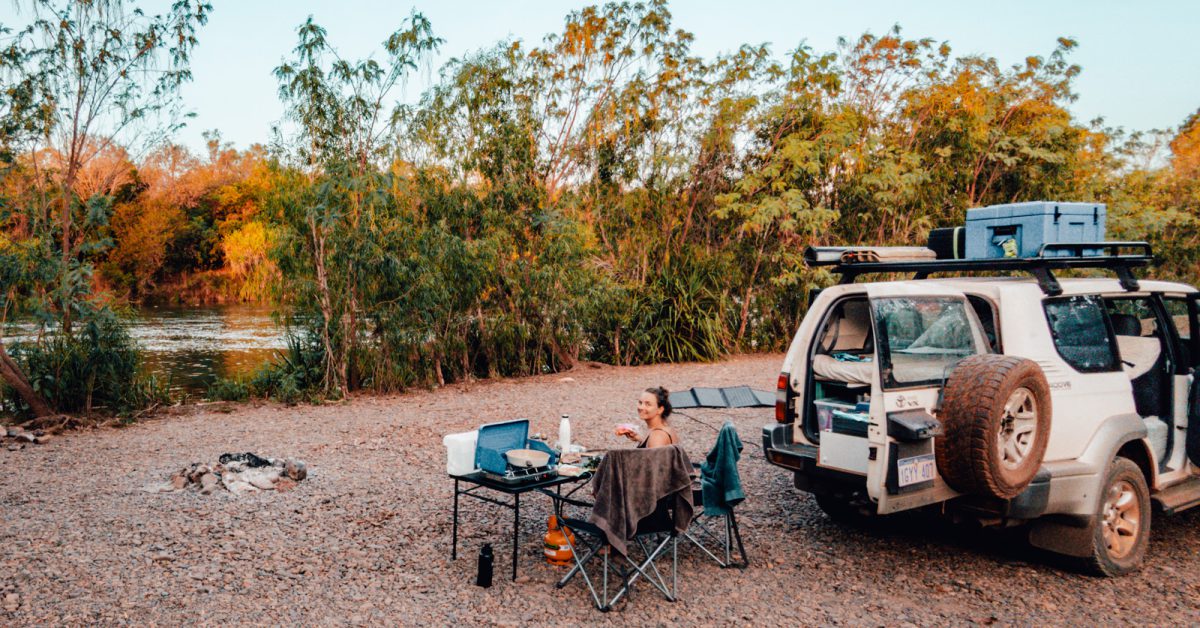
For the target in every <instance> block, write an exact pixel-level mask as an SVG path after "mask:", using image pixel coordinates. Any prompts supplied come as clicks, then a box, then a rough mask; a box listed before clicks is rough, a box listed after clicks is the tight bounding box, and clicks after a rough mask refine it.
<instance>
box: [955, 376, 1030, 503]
mask: <svg viewBox="0 0 1200 628" xmlns="http://www.w3.org/2000/svg"><path fill="white" fill-rule="evenodd" d="M1050 411H1051V408H1050V386H1049V384H1048V383H1047V382H1046V376H1045V375H1044V374H1042V369H1041V367H1039V366H1038V365H1037V363H1036V362H1033V361H1032V360H1026V359H1024V358H1018V357H1014V356H1007V355H993V354H986V355H976V356H971V357H969V358H965V359H963V360H962V361H961V362H959V363H958V366H957V367H955V369H954V371H953V372H952V373H951V374H950V377H949V379H948V380H947V381H946V387H945V390H944V391H943V401H942V411H941V412H940V419H941V421H942V428H943V431H944V433H943V435H942V436H940V437H938V438H936V439H935V442H934V453H935V455H936V457H937V468H938V473H940V474H941V476H942V478H943V479H944V480H945V481H946V483H947V484H949V485H950V486H951V487H952V488H954V489H955V490H957V491H959V492H961V493H971V494H975V495H987V496H991V497H997V498H1000V499H1010V498H1012V497H1015V496H1016V495H1017V494H1019V493H1020V492H1021V491H1023V490H1024V489H1025V487H1026V486H1028V485H1029V483H1030V482H1031V481H1032V480H1033V476H1034V475H1035V474H1036V473H1037V471H1038V468H1039V467H1040V466H1041V464H1042V457H1043V455H1045V453H1046V442H1047V441H1048V440H1049V437H1050Z"/></svg>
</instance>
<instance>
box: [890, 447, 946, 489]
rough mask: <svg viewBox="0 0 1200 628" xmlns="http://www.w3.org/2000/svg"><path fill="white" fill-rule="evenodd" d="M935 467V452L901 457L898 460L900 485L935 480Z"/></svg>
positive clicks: (897, 467)
mask: <svg viewBox="0 0 1200 628" xmlns="http://www.w3.org/2000/svg"><path fill="white" fill-rule="evenodd" d="M935 468H936V464H935V463H934V459H933V454H925V455H923V456H913V457H912V458H901V459H900V460H898V461H897V462H896V471H897V472H898V476H899V480H900V486H908V485H910V484H920V483H921V482H929V481H931V480H933V474H934V469H935Z"/></svg>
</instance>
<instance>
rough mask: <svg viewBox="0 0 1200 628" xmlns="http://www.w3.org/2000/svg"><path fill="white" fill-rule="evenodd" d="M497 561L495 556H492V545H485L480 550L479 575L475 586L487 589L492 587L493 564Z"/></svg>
mask: <svg viewBox="0 0 1200 628" xmlns="http://www.w3.org/2000/svg"><path fill="white" fill-rule="evenodd" d="M494 561H495V556H493V555H492V545H491V543H484V544H483V547H482V548H480V550H479V575H478V576H477V577H476V578H475V584H477V585H479V586H481V587H483V588H485V589H486V588H487V587H490V586H492V563H493V562H494Z"/></svg>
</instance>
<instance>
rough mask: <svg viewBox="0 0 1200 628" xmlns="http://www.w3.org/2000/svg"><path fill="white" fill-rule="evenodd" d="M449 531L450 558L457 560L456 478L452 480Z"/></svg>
mask: <svg viewBox="0 0 1200 628" xmlns="http://www.w3.org/2000/svg"><path fill="white" fill-rule="evenodd" d="M451 529H452V530H453V532H451V533H450V538H451V540H450V560H458V479H457V478H456V479H455V480H454V523H453V525H452V526H451Z"/></svg>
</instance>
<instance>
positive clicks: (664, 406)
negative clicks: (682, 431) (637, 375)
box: [616, 386, 679, 449]
mask: <svg viewBox="0 0 1200 628" xmlns="http://www.w3.org/2000/svg"><path fill="white" fill-rule="evenodd" d="M670 395H671V393H670V392H669V391H667V389H666V388H663V387H662V386H659V387H657V388H647V389H646V391H645V392H643V393H642V395H641V397H639V398H638V409H637V411H638V418H640V419H641V420H642V421H645V422H646V427H647V428H649V430H650V431H649V433H648V434H646V437H645V438H641V439H640V442H638V449H653V448H655V447H666V446H668V445H678V444H679V434H677V433H676V432H675V430H674V428H672V427H671V426H670V425H667V417H669V416H671V397H670ZM616 433H617V436H624V437H625V438H628V439H629V440H631V441H639V438H640V436H639V434H638V432H637V430H635V429H633V427H632V426H628V425H622V426H619V427H617V431H616Z"/></svg>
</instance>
